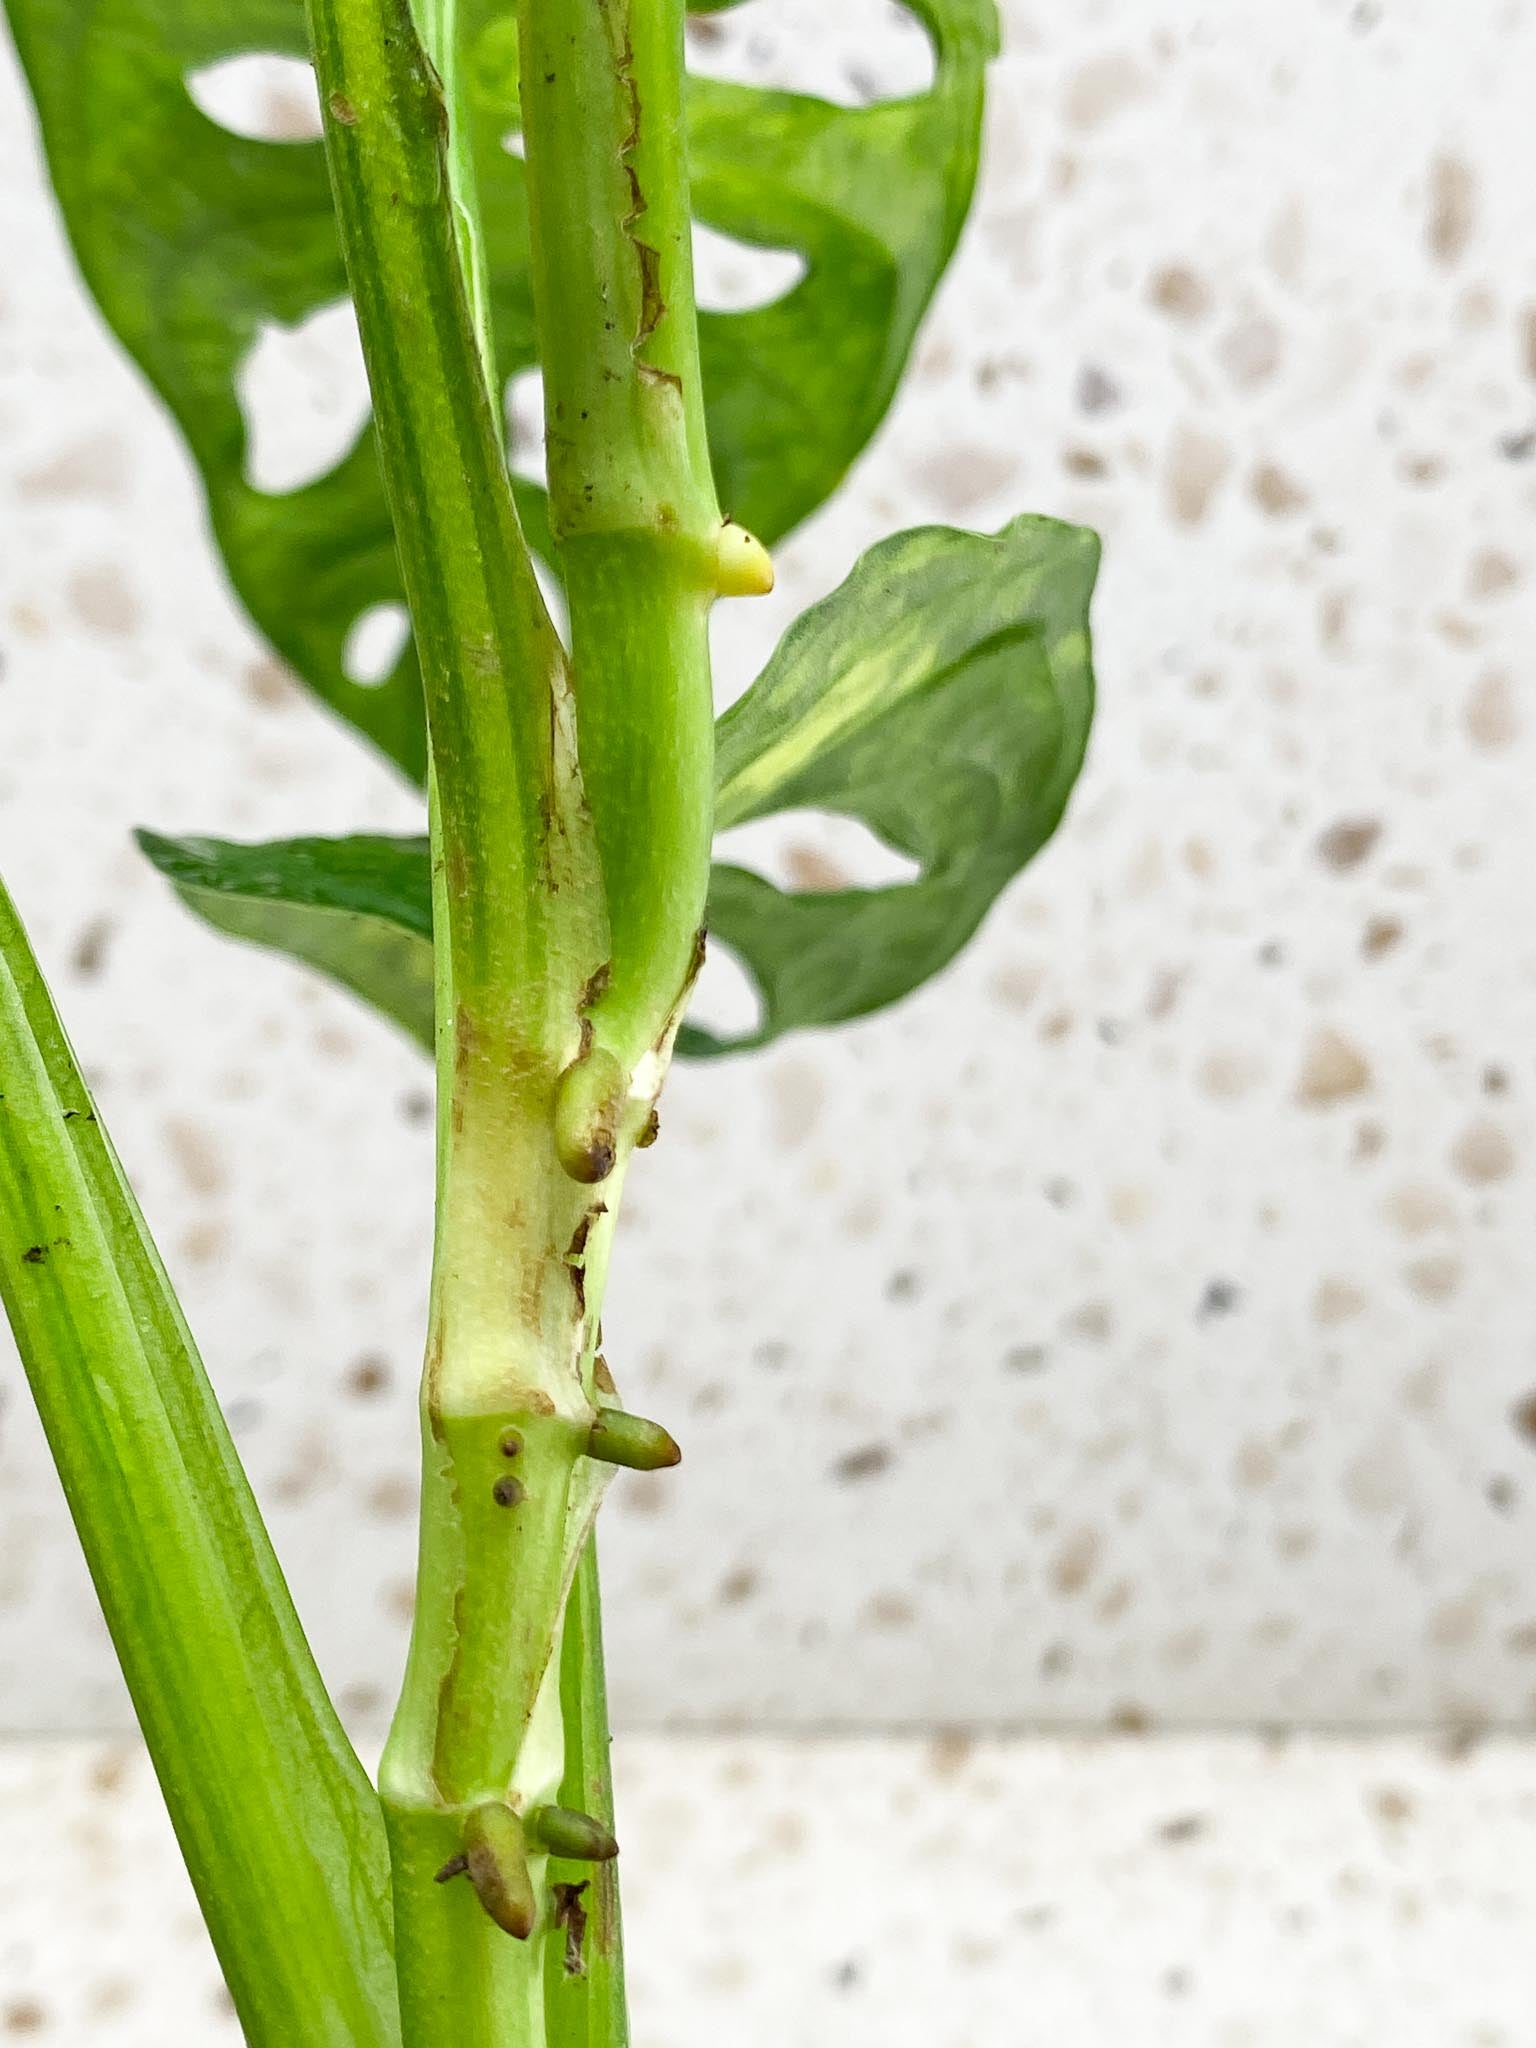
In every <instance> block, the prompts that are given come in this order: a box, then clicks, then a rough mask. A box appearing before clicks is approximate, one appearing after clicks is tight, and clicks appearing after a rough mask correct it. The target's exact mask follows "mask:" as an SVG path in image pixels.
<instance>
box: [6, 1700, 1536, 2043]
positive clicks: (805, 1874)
mask: <svg viewBox="0 0 1536 2048" xmlns="http://www.w3.org/2000/svg"><path fill="white" fill-rule="evenodd" d="M617 1761H618V1769H619V1778H620V1789H621V1799H620V1833H621V1835H622V1837H623V1841H624V1860H625V1863H626V1866H627V1867H626V1872H625V1901H626V1905H625V1914H626V1927H627V1941H628V1948H629V1954H630V1959H631V1975H632V1983H633V2001H634V2024H635V2038H636V2040H637V2042H639V2043H643V2044H645V2048H712V2044H715V2043H717V2042H719V2041H721V2040H730V2041H732V2042H735V2043H740V2044H741V2048H758V2044H759V2043H761V2044H764V2048H767V2044H769V2043H774V2044H786V2043H789V2044H794V2048H801V2044H806V2048H809V2044H811V2043H815V2042H831V2041H835V2042H837V2043H839V2044H841V2048H891V2044H893V2043H904V2042H908V2041H911V2042H919V2041H920V2042H922V2043H924V2044H925V2048H1077V2044H1079V2043H1081V2044H1083V2048H1109V2044H1112V2043H1117V2044H1118V2043H1124V2044H1128V2048H1130V2044H1134V2048H1299V2044H1301V2043H1306V2044H1307V2048H1529V2044H1530V2043H1531V2041H1532V2040H1536V2025H1533V2021H1532V2009H1533V2000H1532V1994H1533V1990H1536V1982H1533V1972H1532V1968H1531V1960H1530V1956H1531V1945H1530V1940H1529V1929H1530V1924H1531V1920H1532V1916H1533V1914H1536V1756H1533V1753H1532V1751H1531V1750H1530V1749H1529V1748H1528V1747H1526V1746H1523V1745H1520V1744H1514V1743H1507V1742H1494V1743H1489V1744H1487V1745H1484V1746H1481V1747H1477V1748H1474V1749H1472V1750H1470V1751H1467V1750H1465V1749H1461V1750H1459V1751H1456V1752H1455V1753H1449V1754H1448V1753H1447V1751H1446V1749H1445V1747H1444V1745H1439V1746H1436V1745H1431V1744H1428V1743H1425V1742H1420V1741H1415V1740H1412V1739H1407V1738H1377V1739H1376V1740H1375V1741H1373V1742H1370V1743H1336V1742H1328V1741H1324V1740H1319V1739H1318V1738H1315V1737H1312V1738H1294V1739H1292V1740H1290V1741H1288V1742H1282V1743H1272V1742H1265V1741H1262V1740H1259V1739H1256V1738H1245V1737H1226V1738H1216V1739H1204V1740H1202V1739H1197V1738H1191V1737H1172V1736H1169V1737H1161V1738H1158V1739H1157V1740H1156V1741H1155V1742H1154V1743H1152V1744H1151V1745H1149V1744H1148V1743H1147V1742H1145V1741H1141V1740H1136V1739H1132V1738H1121V1739H1119V1740H1115V1739H1108V1740H1100V1741H1097V1742H1073V1741H1061V1740H1054V1741H1053V1740H1049V1739H1045V1738H1039V1739H1036V1740H1033V1741H1027V1742H1017V1743H997V1742H985V1743H981V1744H978V1745H975V1746H974V1747H968V1746H967V1745H966V1744H964V1743H963V1742H961V1741H958V1740H956V1739H955V1738H953V1737H940V1738H937V1739H935V1740H932V1741H929V1742H916V1741H913V1742H898V1741H890V1740H886V1741H883V1742H882V1741H877V1742H860V1743H856V1744H855V1743H847V1742H842V1743H839V1742H828V1741H820V1742H817V1741H811V1742H799V1743H791V1742H775V1741H772V1740H766V1739H763V1738H750V1737H738V1738H709V1739H704V1738H699V1739H691V1740H690V1739H683V1738H678V1737H670V1738H662V1737H654V1736H652V1737H645V1738H635V1739H632V1740H630V1741H628V1742H625V1743H622V1744H621V1745H620V1748H619V1753H618V1759H617ZM237 2038H238V2037H237V2033H236V2029H235V2026H234V2023H233V2020H232V2019H231V2018H230V2016H229V2012H228V2007H227V2001H226V1999H225V1995H224V1993H223V1991H222V1988H221V1987H220V1985H219V1983H218V1978H217V1973H216V1971H215V1969H214V1965H213V1961H212V1957H211V1956H210V1955H209V1953H208V1952H207V1949H206V1944H205V1940H204V1937H203V1934H202V1931H201V1927H200V1924H199V1922H198V1919H197V1915H196V1910H195V1908H194V1906H193V1904H192V1902H191V1899H190V1896H189V1895H188V1894H187V1892H186V1890H185V1885H184V1880H183V1879H182V1877H181V1875H180V1872H179V1870H178V1868H177V1864H176V1860H175V1850H174V1845H173V1843H172V1841H171V1838H170V1833H169V1829H168V1828H167V1826H166V1824H165V1821H164V1818H163V1815H162V1813H161V1810H160V1807H159V1801H158V1794H157V1792H156V1789H155V1786H154V1782H153V1780H152V1778H151V1776H150V1774H149V1771H148V1768H147V1766H146V1765H145V1763H144V1762H143V1760H142V1758H141V1756H140V1755H139V1754H138V1752H137V1750H136V1749H135V1748H133V1747H132V1746H131V1745H128V1744H122V1743H100V1742H98V1743H83V1742H72V1743H55V1744H53V1745H35V1746H34V1747H33V1749H32V1750H31V1751H30V1753H26V1754H21V1753H18V1752H16V1751H12V1752H11V1753H9V1754H8V1755H0V2041H5V2042H10V2041H11V2040H13V2039H14V2040H16V2041H17V2042H36V2043H37V2044H38V2048H45V2044H46V2048H76V2044H80V2048H84V2044H86V2043H89V2044H90V2048H168V2044H170V2043H174V2044H175V2048H205V2044H206V2048H215V2044H218V2043H230V2044H232V2043H233V2042H234V2041H235V2040H236V2039H237Z"/></svg>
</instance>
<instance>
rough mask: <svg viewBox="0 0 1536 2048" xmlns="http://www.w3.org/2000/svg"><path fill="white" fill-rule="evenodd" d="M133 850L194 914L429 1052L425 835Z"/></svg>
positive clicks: (162, 844) (152, 842)
mask: <svg viewBox="0 0 1536 2048" xmlns="http://www.w3.org/2000/svg"><path fill="white" fill-rule="evenodd" d="M138 841H139V845H140V847H141V849H142V850H143V851H144V852H145V853H146V854H147V855H148V856H149V858H150V859H151V860H152V861H153V862H154V864H155V866H156V867H157V868H158V869H159V870H160V872H161V874H162V875H164V876H165V878H166V880H167V881H169V882H171V883H172V884H173V885H174V886H175V889H176V893H177V895H178V896H180V898H181V899H182V901H183V902H184V903H185V904H186V905H187V907H188V909H189V910H195V911H196V912H197V914H198V916H199V917H202V918H205V919H206V920H207V922H208V923H209V924H211V925H213V926H214V927H215V928H216V929H217V930H218V931H221V932H227V933H228V934H229V936H230V937H231V938H236V939H248V940H249V941H250V942H251V943H252V944H253V945H257V946H269V947H271V948H273V949H274V950H275V951H277V952H279V953H289V954H292V956H293V957H294V958H295V959H296V960H302V961H303V962H304V963H305V964H306V965H307V966H309V967H315V968H318V969H319V970H320V972H321V973H322V974H326V975H329V976H330V978H331V979H332V980H333V981H339V982H340V983H341V985H342V987H343V988H349V989H351V991H352V992H353V994H354V995H359V996H361V997H362V999H363V1001H364V1002H365V1003H370V1004H372V1006H373V1007H374V1009H376V1010H382V1011H383V1013H384V1015H385V1016H386V1017H390V1018H392V1019H393V1020H394V1022H395V1023H397V1024H399V1025H400V1026H401V1027H402V1028H403V1029H404V1030H406V1031H408V1032H409V1033H410V1035H411V1037H412V1038H414V1039H415V1040H416V1041H417V1042H418V1043H419V1044H420V1045H422V1046H424V1047H425V1048H426V1050H427V1051H428V1052H430V1051H431V1050H432V1002H433V985H432V974H433V968H432V875H431V863H430V854H429V850H428V845H427V841H426V840H425V838H420V839H384V838H378V837H373V836H368V835H363V834H359V835H357V836H355V837H353V838H348V839H284V840H278V841H269V842H268V843H266V844H264V845H259V846H250V845H241V844H238V843H236V842H235V841H233V840H228V839H167V838H164V837H162V836H161V834H159V833H157V832H140V833H139V834H138Z"/></svg>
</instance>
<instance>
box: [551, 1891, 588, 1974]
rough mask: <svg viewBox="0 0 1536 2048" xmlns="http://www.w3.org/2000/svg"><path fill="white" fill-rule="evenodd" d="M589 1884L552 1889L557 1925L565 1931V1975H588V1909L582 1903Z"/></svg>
mask: <svg viewBox="0 0 1536 2048" xmlns="http://www.w3.org/2000/svg"><path fill="white" fill-rule="evenodd" d="M586 1889H587V1884H586V1882H585V1881H583V1882H582V1883H581V1884H557V1885H554V1886H552V1887H551V1891H552V1893H553V1897H554V1901H555V1925H556V1926H557V1927H563V1928H564V1929H565V1974H566V1975H567V1977H583V1976H585V1975H586V1969H587V1963H586V1957H585V1955H584V1954H583V1952H582V1951H583V1949H584V1947H585V1944H586V1939H587V1909H586V1907H585V1906H584V1905H583V1904H582V1903H581V1899H582V1894H583V1892H585V1891H586Z"/></svg>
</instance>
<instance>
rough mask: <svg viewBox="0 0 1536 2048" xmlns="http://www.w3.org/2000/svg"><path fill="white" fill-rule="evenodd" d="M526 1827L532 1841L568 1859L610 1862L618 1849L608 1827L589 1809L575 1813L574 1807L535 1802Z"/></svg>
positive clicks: (587, 1861) (582, 1861)
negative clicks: (540, 1804) (535, 1804)
mask: <svg viewBox="0 0 1536 2048" xmlns="http://www.w3.org/2000/svg"><path fill="white" fill-rule="evenodd" d="M527 1827H528V1833H529V1835H530V1836H531V1837H532V1839H533V1840H534V1841H535V1842H537V1843H538V1844H539V1845H540V1846H541V1847H542V1848H545V1849H547V1850H548V1851H549V1853H550V1855H551V1856H563V1857H564V1858H565V1860H566V1861H567V1862H568V1863H611V1862H612V1861H613V1859H614V1857H615V1856H617V1855H618V1853H619V1845H618V1843H617V1842H616V1841H615V1840H614V1838H613V1835H612V1833H611V1832H610V1830H609V1829H607V1828H605V1827H604V1826H603V1824H602V1822H601V1821H600V1820H595V1819H594V1818H593V1816H592V1815H591V1814H590V1813H578V1812H577V1811H576V1809H575V1808H574V1807H570V1806H536V1807H534V1809H533V1811H532V1812H531V1813H530V1814H529V1816H528V1821H527Z"/></svg>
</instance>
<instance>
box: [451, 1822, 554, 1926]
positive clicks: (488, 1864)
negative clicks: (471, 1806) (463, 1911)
mask: <svg viewBox="0 0 1536 2048" xmlns="http://www.w3.org/2000/svg"><path fill="white" fill-rule="evenodd" d="M464 1865H465V1868H466V1869H467V1871H468V1872H469V1881H470V1883H471V1884H472V1885H473V1886H474V1888H475V1896H476V1897H477V1898H478V1899H479V1901H480V1903H481V1905H482V1906H483V1907H484V1908H485V1910H486V1912H487V1913H489V1915H490V1916H491V1918H492V1919H493V1920H494V1921H495V1922H496V1925H497V1926H498V1927H500V1928H501V1929H502V1930H503V1932H505V1933H507V1934H510V1935H511V1936H512V1938H513V1939H514V1940H515V1941H526V1940H527V1939H528V1937H529V1935H530V1934H532V1932H533V1923H534V1921H535V1920H536V1919H537V1918H538V1901H537V1900H536V1899H535V1897H534V1893H533V1878H532V1876H531V1875H530V1873H529V1869H528V1846H527V1843H526V1841H525V1840H524V1837H523V1824H522V1822H521V1821H520V1820H519V1819H518V1817H517V1815H516V1814H515V1813H514V1812H513V1811H512V1809H511V1807H510V1806H503V1805H501V1804H500V1802H499V1801H496V1800H491V1801H490V1802H488V1803H487V1804H486V1805H484V1806H477V1807H476V1808H475V1810H474V1811H473V1813H471V1814H470V1815H469V1816H468V1818H467V1819H466V1820H465V1822H464ZM447 1867H448V1866H447V1865H444V1868H445V1869H446V1868H447Z"/></svg>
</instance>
